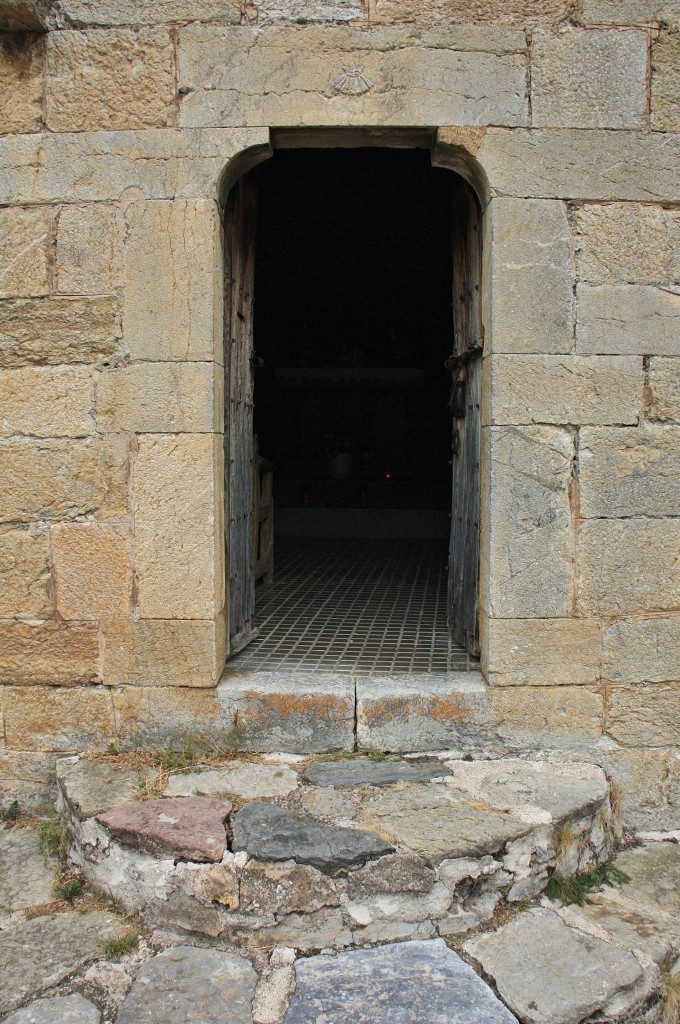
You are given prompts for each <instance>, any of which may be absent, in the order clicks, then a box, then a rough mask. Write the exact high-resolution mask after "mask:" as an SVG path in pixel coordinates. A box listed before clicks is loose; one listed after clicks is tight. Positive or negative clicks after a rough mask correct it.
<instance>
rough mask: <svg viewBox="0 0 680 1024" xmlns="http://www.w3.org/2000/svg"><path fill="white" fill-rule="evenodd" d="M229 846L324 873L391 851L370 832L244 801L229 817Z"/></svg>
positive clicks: (263, 858)
mask: <svg viewBox="0 0 680 1024" xmlns="http://www.w3.org/2000/svg"><path fill="white" fill-rule="evenodd" d="M232 829H233V849H234V850H245V851H246V852H247V853H248V854H250V856H251V857H258V858H259V859H261V860H273V861H281V860H294V861H296V862H297V863H298V864H309V865H311V866H312V867H315V868H318V870H320V871H324V872H325V873H327V874H334V873H336V872H338V871H341V870H343V869H345V868H351V867H358V866H359V865H361V864H365V863H366V861H369V860H374V859H375V858H376V857H382V856H383V855H384V854H386V853H391V851H392V847H391V846H390V845H389V844H387V843H385V842H383V840H382V839H380V838H379V837H378V836H377V835H374V834H373V833H371V832H363V831H360V830H359V829H350V828H341V827H338V826H335V827H334V826H331V825H322V824H321V822H319V821H316V820H315V819H314V818H309V817H307V816H302V815H294V814H291V813H290V811H287V810H284V808H282V807H277V806H276V805H275V804H265V803H255V804H248V805H247V806H246V807H244V808H243V809H242V810H240V811H239V812H238V814H236V815H235V817H234V818H233V821H232Z"/></svg>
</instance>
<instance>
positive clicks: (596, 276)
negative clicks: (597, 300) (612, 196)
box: [574, 203, 680, 285]
mask: <svg viewBox="0 0 680 1024" xmlns="http://www.w3.org/2000/svg"><path fill="white" fill-rule="evenodd" d="M574 224H575V231H576V237H575V242H574V247H575V254H576V272H577V275H578V278H579V280H580V281H582V282H583V281H585V282H588V283H589V284H624V283H626V282H628V283H629V284H640V285H664V284H670V283H672V282H673V281H674V280H675V278H676V277H677V272H678V268H679V267H680V256H679V255H678V245H679V243H680V213H679V212H678V211H677V210H667V209H664V208H663V207H661V206H654V205H649V206H643V205H639V204H636V203H612V204H610V205H607V206H596V205H587V206H582V207H579V208H577V209H576V211H575V213H574Z"/></svg>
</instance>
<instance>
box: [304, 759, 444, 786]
mask: <svg viewBox="0 0 680 1024" xmlns="http://www.w3.org/2000/svg"><path fill="white" fill-rule="evenodd" d="M448 774H449V769H448V768H447V767H446V766H445V765H443V764H442V763H441V761H435V760H433V761H422V762H420V763H419V762H415V763H413V762H409V761H318V762H317V763H316V764H313V765H310V767H309V768H308V769H307V770H306V771H305V772H304V778H305V780H306V781H307V782H311V783H313V784H314V785H315V786H362V785H366V784H368V785H371V786H389V785H391V784H392V783H394V782H427V781H428V780H429V779H436V778H439V777H440V776H442V775H448Z"/></svg>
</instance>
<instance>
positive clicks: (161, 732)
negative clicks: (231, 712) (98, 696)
mask: <svg viewBox="0 0 680 1024" xmlns="http://www.w3.org/2000/svg"><path fill="white" fill-rule="evenodd" d="M111 692H112V695H113V708H114V715H115V721H116V736H117V738H118V739H119V741H120V742H121V743H123V744H124V745H126V746H132V747H135V746H148V747H150V748H151V749H154V748H156V749H158V748H161V747H165V746H167V745H172V746H174V747H181V746H182V744H183V742H185V741H186V740H187V739H188V738H192V739H193V740H196V739H199V738H204V739H207V740H209V741H210V742H211V743H212V744H214V747H217V746H222V747H223V749H224V750H225V751H227V750H228V749H229V743H230V742H231V739H232V737H231V736H230V730H231V728H232V725H233V723H231V722H229V723H223V724H224V730H225V731H224V732H222V730H221V722H220V710H221V709H220V706H219V704H218V701H217V698H216V696H215V690H214V689H212V688H211V689H201V688H200V687H193V688H192V687H184V686H181V687H180V686H173V687H170V686H121V687H119V688H115V689H113V690H112V691H111ZM213 749H214V748H213Z"/></svg>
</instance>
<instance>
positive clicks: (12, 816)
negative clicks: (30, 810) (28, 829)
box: [4, 800, 21, 821]
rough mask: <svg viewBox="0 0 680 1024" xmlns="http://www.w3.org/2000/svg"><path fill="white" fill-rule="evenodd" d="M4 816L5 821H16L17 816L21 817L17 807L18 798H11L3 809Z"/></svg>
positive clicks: (19, 809)
mask: <svg viewBox="0 0 680 1024" xmlns="http://www.w3.org/2000/svg"><path fill="white" fill-rule="evenodd" d="M4 816H5V818H6V819H7V821H18V820H19V818H20V817H21V808H20V807H19V801H18V800H12V803H11V804H10V805H9V807H8V808H7V810H6V811H5V815H4Z"/></svg>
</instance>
